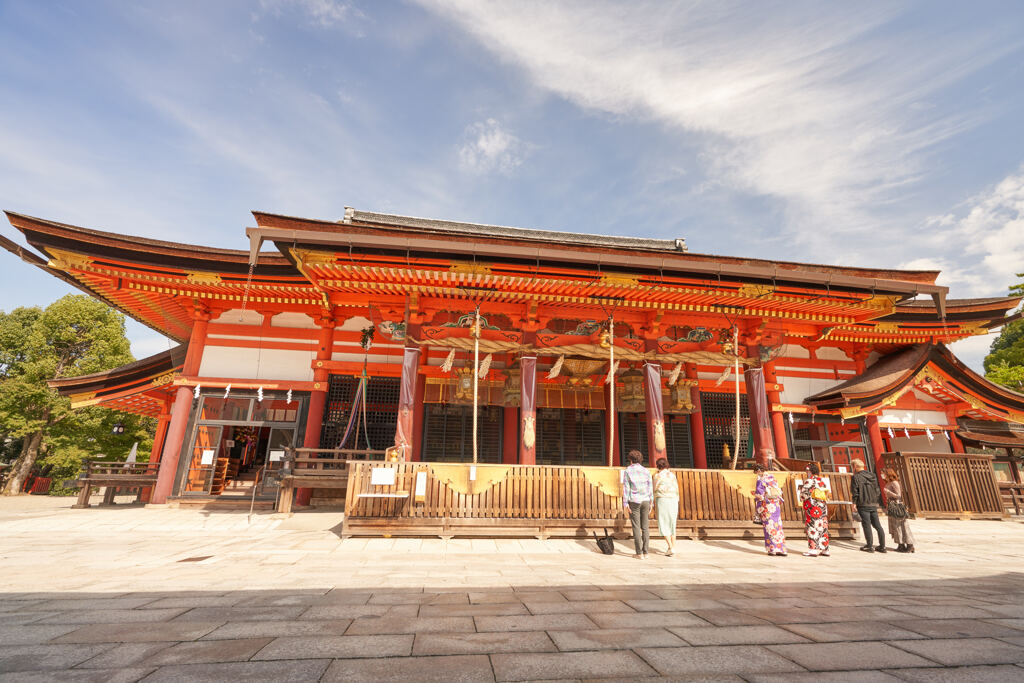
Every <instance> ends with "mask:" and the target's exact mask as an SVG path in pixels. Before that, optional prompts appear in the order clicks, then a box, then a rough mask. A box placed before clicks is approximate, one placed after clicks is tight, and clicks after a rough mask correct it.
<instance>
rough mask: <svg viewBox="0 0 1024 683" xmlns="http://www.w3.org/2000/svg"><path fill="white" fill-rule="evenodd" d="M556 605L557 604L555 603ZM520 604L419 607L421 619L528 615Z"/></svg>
mask: <svg viewBox="0 0 1024 683" xmlns="http://www.w3.org/2000/svg"><path fill="white" fill-rule="evenodd" d="M555 604H558V603H555ZM529 613H530V612H529V611H528V610H527V609H526V607H525V606H524V605H523V604H522V603H518V602H515V603H512V602H495V603H489V604H486V605H421V606H420V612H419V616H421V617H475V616H481V617H503V616H511V615H515V614H529Z"/></svg>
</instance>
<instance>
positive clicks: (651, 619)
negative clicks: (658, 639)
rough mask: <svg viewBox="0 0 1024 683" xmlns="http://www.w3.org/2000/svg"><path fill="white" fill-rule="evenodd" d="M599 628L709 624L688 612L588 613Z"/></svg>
mask: <svg viewBox="0 0 1024 683" xmlns="http://www.w3.org/2000/svg"><path fill="white" fill-rule="evenodd" d="M587 616H588V617H590V620H591V621H593V622H594V623H595V624H597V625H598V626H599V627H601V628H656V627H658V626H710V624H708V622H706V621H704V620H703V619H700V618H699V617H695V616H694V615H692V614H690V613H689V612H643V613H640V612H631V613H629V614H588V615H587Z"/></svg>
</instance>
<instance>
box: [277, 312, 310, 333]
mask: <svg viewBox="0 0 1024 683" xmlns="http://www.w3.org/2000/svg"><path fill="white" fill-rule="evenodd" d="M270 324H271V326H272V327H298V328H302V329H304V330H312V329H316V323H315V322H313V319H312V318H310V317H309V316H308V315H306V314H305V313H278V314H277V315H275V316H274V317H273V318H271V319H270Z"/></svg>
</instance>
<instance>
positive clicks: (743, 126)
mask: <svg viewBox="0 0 1024 683" xmlns="http://www.w3.org/2000/svg"><path fill="white" fill-rule="evenodd" d="M421 3H422V4H423V5H424V6H426V7H428V8H430V9H432V10H433V11H435V12H437V13H438V14H440V15H442V16H444V17H447V18H448V19H450V20H451V21H452V22H454V23H455V24H456V25H457V26H459V27H460V28H461V29H463V30H464V31H466V32H467V33H469V34H470V35H472V36H474V37H475V38H476V39H477V40H478V42H479V44H480V45H482V46H484V47H485V48H486V49H488V50H491V51H492V52H493V53H494V54H496V55H497V56H498V57H499V58H500V59H502V60H504V61H505V62H507V63H510V64H512V65H514V66H516V67H518V68H521V69H522V70H524V71H525V72H526V73H527V74H528V76H529V78H530V79H531V80H532V81H533V82H534V84H536V85H538V86H539V87H541V88H544V89H546V90H547V91H550V92H552V93H554V94H556V95H558V96H560V97H563V98H565V99H567V100H569V101H571V102H573V103H575V104H577V105H579V106H581V107H584V108H587V109H590V110H593V111H595V112H599V113H603V114H606V115H613V116H615V117H627V118H631V119H647V120H649V121H652V122H656V123H660V124H662V125H664V126H667V127H669V128H671V129H675V130H677V131H679V132H681V133H683V134H686V135H689V136H691V137H697V138H699V139H700V141H701V145H702V147H703V150H704V154H703V155H702V159H703V162H704V164H705V166H706V167H707V170H708V171H709V172H710V174H711V176H712V178H713V179H714V180H715V181H717V182H722V183H725V184H727V185H729V186H731V187H732V188H734V189H736V190H738V191H741V192H747V193H752V194H755V195H761V196H768V197H773V198H776V199H778V200H781V201H782V202H783V204H784V210H785V213H786V215H787V216H788V219H789V220H788V225H789V227H790V228H791V229H792V230H793V231H794V233H795V237H797V238H798V239H802V240H805V241H806V242H807V243H808V246H817V247H818V248H823V247H826V246H834V244H830V243H829V242H828V240H827V238H826V235H827V234H828V232H837V231H844V230H854V229H859V228H862V227H864V226H866V225H877V221H878V216H879V215H880V212H879V211H878V207H880V206H884V205H886V204H888V203H889V202H891V201H892V199H893V198H894V197H895V196H897V195H898V194H900V193H902V192H905V191H906V188H907V186H908V185H912V184H913V183H915V181H917V180H918V179H919V178H920V176H921V175H922V174H923V173H925V170H926V169H925V161H926V160H925V153H926V152H927V151H928V150H930V149H931V148H933V147H934V146H935V145H936V144H938V143H939V142H941V141H943V140H945V139H948V138H949V137H950V136H953V135H955V134H957V133H958V132H960V131H962V130H963V129H964V128H966V127H968V126H971V125H973V124H975V123H976V122H977V121H978V120H980V119H981V118H982V117H983V116H984V113H983V112H980V111H969V110H961V111H958V112H957V113H956V114H950V113H949V111H948V110H943V112H944V113H938V112H936V111H935V110H934V109H933V108H932V107H931V106H930V103H929V98H930V97H932V96H934V95H935V94H936V93H938V92H940V91H941V90H942V89H943V88H944V87H947V86H949V85H950V84H951V83H955V82H956V81H957V80H958V79H960V78H962V77H963V76H964V75H965V74H968V73H970V72H972V71H973V70H976V69H978V68H980V67H981V66H983V65H985V64H988V63H990V62H991V61H993V60H995V59H997V58H998V57H999V56H1001V55H1003V54H1005V52H1006V49H1007V48H1006V46H1005V44H1001V43H999V42H998V41H995V42H993V41H992V40H991V36H986V35H980V34H979V35H966V34H965V35H960V36H958V37H957V40H956V41H951V42H950V43H948V44H945V45H944V46H943V49H942V50H936V49H935V47H934V44H933V41H934V37H928V36H925V35H919V34H917V33H914V32H913V31H904V32H903V34H902V35H900V36H899V38H898V39H893V36H891V35H890V36H889V39H887V40H885V39H882V38H881V37H880V35H879V34H880V33H881V32H882V31H883V29H884V28H885V27H886V25H887V24H889V23H891V22H893V21H894V20H896V19H898V18H899V11H900V10H898V9H895V8H894V7H893V6H891V5H879V4H876V5H874V6H871V7H865V6H862V5H859V6H855V7H854V6H850V5H843V6H833V7H831V8H830V7H828V6H822V5H814V6H813V7H803V8H800V7H793V6H790V5H786V4H782V5H771V6H765V5H757V6H751V5H749V4H744V5H742V6H739V5H736V4H734V3H725V2H722V3H706V4H698V5H682V6H681V5H666V4H665V3H661V2H656V3H630V4H629V5H628V6H625V5H619V4H615V3H610V4H608V3H597V2H590V1H587V2H569V3H549V2H539V1H538V2H525V3H515V4H514V5H513V4H509V3H483V2H477V1H476V0H421ZM897 64H898V66H899V68H894V65H897ZM825 225H827V226H828V228H829V230H828V231H823V230H822V227H823V226H825Z"/></svg>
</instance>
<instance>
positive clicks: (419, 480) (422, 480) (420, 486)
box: [416, 472, 427, 498]
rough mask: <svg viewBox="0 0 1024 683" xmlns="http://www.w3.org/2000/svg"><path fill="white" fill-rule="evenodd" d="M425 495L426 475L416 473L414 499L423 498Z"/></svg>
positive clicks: (424, 473)
mask: <svg viewBox="0 0 1024 683" xmlns="http://www.w3.org/2000/svg"><path fill="white" fill-rule="evenodd" d="M426 495H427V473H426V472H417V473H416V497H417V498H423V497H425V496H426Z"/></svg>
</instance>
